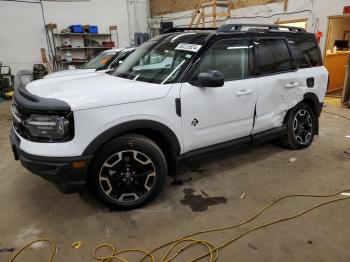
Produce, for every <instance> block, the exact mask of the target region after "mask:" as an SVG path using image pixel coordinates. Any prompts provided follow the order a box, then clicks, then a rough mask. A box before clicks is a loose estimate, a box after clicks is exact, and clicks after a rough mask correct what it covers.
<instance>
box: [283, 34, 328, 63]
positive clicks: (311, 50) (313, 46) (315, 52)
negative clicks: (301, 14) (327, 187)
mask: <svg viewBox="0 0 350 262" xmlns="http://www.w3.org/2000/svg"><path fill="white" fill-rule="evenodd" d="M288 38H289V39H290V40H292V41H293V42H294V43H295V45H296V46H297V47H298V48H299V49H300V50H301V52H302V55H303V57H304V59H305V60H306V62H307V64H308V66H309V67H312V66H321V65H322V57H321V54H320V50H319V48H318V44H317V42H316V39H315V36H314V35H313V34H295V35H294V34H293V35H290V36H288Z"/></svg>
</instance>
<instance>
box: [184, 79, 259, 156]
mask: <svg viewBox="0 0 350 262" xmlns="http://www.w3.org/2000/svg"><path fill="white" fill-rule="evenodd" d="M256 100H257V83H256V80H255V79H245V80H236V81H228V82H225V84H224V86H222V87H219V88H210V87H204V88H203V87H197V86H192V85H191V84H189V83H184V84H183V86H182V88H181V105H182V111H183V116H182V119H183V121H182V128H183V143H184V151H190V150H193V149H196V148H201V147H205V146H209V145H212V144H217V143H221V142H225V141H228V140H233V139H236V138H240V137H244V136H248V135H250V133H251V132H252V126H253V118H254V107H255V103H256ZM218 101H220V102H218ZM194 118H196V119H198V120H199V123H198V124H197V125H196V126H195V127H193V125H192V124H191V122H192V120H193V119H194Z"/></svg>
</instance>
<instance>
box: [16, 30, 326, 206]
mask: <svg viewBox="0 0 350 262" xmlns="http://www.w3.org/2000/svg"><path fill="white" fill-rule="evenodd" d="M327 81H328V73H327V70H326V69H325V68H324V66H323V65H322V58H321V55H320V50H319V47H318V44H317V42H316V39H315V36H314V35H313V34H311V33H307V32H306V31H305V30H303V29H300V28H295V27H283V26H277V25H244V24H227V25H224V26H222V27H221V28H219V29H218V30H216V31H212V32H209V31H206V30H202V31H200V30H192V31H189V30H187V31H186V30H185V29H174V30H173V31H172V32H168V33H166V34H162V35H159V36H156V37H154V38H153V39H151V40H150V41H148V42H146V43H144V44H143V45H142V46H141V47H139V48H137V49H136V51H135V52H134V53H132V54H131V55H130V56H129V57H128V58H127V59H126V60H125V61H124V63H123V64H121V66H120V67H119V68H118V69H117V70H116V72H115V73H114V74H113V75H108V74H103V75H99V76H95V77H86V78H82V79H75V80H62V81H59V80H54V81H53V80H50V79H44V80H38V81H35V82H32V83H29V84H28V85H27V86H25V87H22V88H20V89H18V90H16V92H15V94H14V103H13V106H12V113H13V128H12V129H11V134H10V137H11V143H12V148H13V151H14V156H15V159H17V160H18V159H19V160H20V161H21V163H22V165H23V166H24V167H26V168H27V169H28V170H30V171H31V172H33V173H35V174H38V175H40V176H42V177H44V178H45V179H47V180H49V181H52V182H54V183H56V184H58V185H59V188H61V190H65V191H66V192H68V191H69V190H71V188H74V187H73V186H77V185H81V184H82V183H85V182H86V184H87V185H88V186H89V187H90V188H91V189H92V190H93V192H94V193H95V195H96V197H97V198H98V199H99V200H100V201H102V202H103V203H105V204H107V205H109V206H111V207H113V208H119V209H128V208H135V207H139V206H141V205H144V204H145V203H147V202H149V201H150V200H151V199H153V198H154V197H155V196H156V195H157V194H158V193H159V192H160V190H161V189H162V187H163V185H164V181H165V178H166V176H167V174H168V171H169V168H170V166H173V164H174V163H176V162H177V161H179V160H182V159H186V158H192V157H196V156H198V155H203V154H209V153H211V152H217V151H222V150H224V149H233V148H237V147H247V146H252V145H254V144H256V143H259V142H262V141H267V140H271V139H279V140H280V141H281V144H282V145H283V146H284V147H287V148H289V149H302V148H306V147H308V146H309V145H310V144H311V143H312V141H313V138H314V135H317V134H318V130H319V123H318V118H319V116H320V113H321V109H322V101H323V98H324V96H325V93H326V89H327ZM175 166H176V165H175Z"/></svg>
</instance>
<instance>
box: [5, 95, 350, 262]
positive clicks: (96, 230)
mask: <svg viewBox="0 0 350 262" xmlns="http://www.w3.org/2000/svg"><path fill="white" fill-rule="evenodd" d="M334 101H337V100H329V102H328V103H327V107H326V108H325V109H326V110H328V111H331V112H336V113H338V114H343V115H347V116H348V117H350V110H348V109H345V108H339V107H340V106H339V105H338V104H337V102H335V103H334ZM9 106H10V103H9V102H2V103H0V181H1V183H0V210H1V214H0V249H1V248H11V247H13V248H15V249H18V248H19V247H21V246H22V245H23V244H24V243H26V242H27V241H30V240H33V239H36V238H39V237H47V238H51V239H53V240H54V241H55V242H56V243H57V247H58V251H57V254H56V260H55V261H95V260H94V259H93V258H92V257H91V251H92V249H93V247H95V246H96V245H98V244H101V243H106V242H107V243H112V244H114V245H115V246H116V247H117V248H135V247H137V248H145V249H150V248H152V247H155V246H157V245H159V244H161V243H164V242H167V241H169V240H173V239H175V238H177V237H180V236H182V235H184V234H188V233H191V232H194V231H198V230H203V229H207V228H209V227H214V226H222V225H228V224H236V223H238V222H240V221H242V220H243V219H245V218H247V217H249V216H251V215H253V214H254V213H255V212H256V211H257V210H258V209H260V208H262V207H263V206H264V205H266V204H267V203H269V202H271V201H273V200H274V199H276V198H277V197H279V196H282V195H285V194H295V193H310V194H311V193H313V194H328V193H332V192H336V191H338V190H341V189H345V188H350V176H349V160H350V155H347V154H345V153H344V150H346V149H348V148H349V147H350V139H349V138H346V137H345V136H346V135H350V122H349V121H348V120H345V119H343V118H341V117H335V116H333V115H330V114H326V113H323V114H322V116H321V120H320V126H321V128H320V135H319V136H318V137H317V138H316V139H315V142H314V143H313V144H312V146H311V147H310V148H308V149H306V150H302V151H289V150H283V149H281V148H279V147H277V146H275V145H272V144H264V145H261V146H259V147H256V148H254V149H250V150H245V151H242V152H240V153H239V154H237V153H234V154H230V155H225V156H218V157H216V158H211V159H205V160H202V161H199V162H196V163H191V165H188V166H185V170H186V171H185V172H184V174H183V175H182V177H181V178H182V179H183V180H184V184H183V185H180V186H171V185H170V183H171V180H170V179H169V181H168V183H167V185H166V187H165V188H164V191H163V192H162V193H161V195H160V196H159V197H158V198H157V199H156V200H155V201H154V202H153V203H151V204H149V205H148V206H146V207H144V208H142V209H138V210H133V211H127V212H117V211H114V212H111V211H110V210H109V209H107V208H105V207H103V206H101V205H100V204H99V203H97V202H96V201H94V200H93V199H92V198H91V197H90V196H89V195H88V194H87V193H86V192H83V193H80V194H71V195H64V194H61V193H60V192H58V191H57V190H56V188H55V187H54V186H53V185H52V184H50V183H48V182H46V181H44V180H43V179H41V178H40V177H37V176H35V175H32V174H30V173H29V172H28V171H27V170H25V169H24V168H22V167H21V165H20V164H19V163H18V162H15V161H14V160H13V157H12V153H11V150H10V146H9V142H8V130H9V128H10V125H11V122H10V121H9V120H8V116H9V113H8V112H9ZM291 157H295V158H296V159H297V160H296V162H294V163H290V162H289V161H288V160H289V158H291ZM243 193H245V196H244V197H243V198H242V199H241V196H242V194H243ZM191 194H194V195H197V197H193V196H192V198H194V200H193V201H191V200H190V201H189V198H191ZM214 197H217V198H214ZM196 198H197V200H196ZM198 198H205V199H202V200H201V199H199V200H198ZM322 200H324V199H311V200H310V199H288V200H285V201H284V202H282V203H281V204H279V205H278V206H276V208H273V209H271V210H270V211H269V212H267V213H266V214H264V215H263V216H262V217H261V218H259V219H258V220H257V221H256V222H252V223H251V224H249V225H245V226H243V227H242V228H240V229H237V230H230V231H225V232H220V233H215V234H207V235H204V236H202V237H201V238H205V239H208V240H212V241H213V242H214V243H216V244H218V243H221V242H223V241H225V240H227V239H229V238H232V237H233V236H235V235H237V234H239V233H241V232H244V231H245V230H247V229H249V228H251V227H252V226H253V225H257V224H261V223H263V222H267V221H271V220H272V219H276V218H279V217H282V216H287V215H292V214H294V213H296V212H297V211H300V210H302V209H304V208H306V207H309V206H311V205H313V204H315V203H316V202H319V201H322ZM189 204H191V205H189ZM208 204H210V205H209V206H207V205H208ZM349 213H350V200H345V201H342V202H338V203H334V204H331V205H328V206H326V207H322V208H320V209H317V210H314V211H312V212H310V213H308V214H305V215H304V216H302V217H299V218H297V219H295V220H293V221H287V222H283V223H280V224H277V225H273V226H271V227H269V228H264V229H262V230H259V231H257V232H254V233H252V234H250V235H248V236H245V237H243V238H242V239H240V240H239V241H237V242H235V243H234V244H232V245H230V246H228V247H226V248H225V249H223V250H222V251H221V252H220V259H219V261H240V262H245V261H308V262H309V261H337V262H340V261H349V260H350V249H349V239H350V226H349ZM74 241H81V242H83V246H82V247H81V248H80V249H73V248H72V247H71V244H72V243H73V242H74ZM201 251H202V252H203V250H200V248H199V249H191V250H189V252H188V253H186V254H184V256H185V257H192V258H194V257H196V256H197V255H198V254H200V252H201ZM47 254H48V249H47V247H46V248H45V245H37V246H35V248H33V249H30V250H28V251H27V252H26V253H25V256H24V257H21V258H20V259H19V260H18V261H47V259H46V255H47ZM9 255H10V254H9V253H0V261H7V259H8V258H9ZM184 260H185V259H184V257H183V258H182V259H179V260H178V261H184ZM203 261H207V260H203Z"/></svg>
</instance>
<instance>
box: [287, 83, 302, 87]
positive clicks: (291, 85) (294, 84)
mask: <svg viewBox="0 0 350 262" xmlns="http://www.w3.org/2000/svg"><path fill="white" fill-rule="evenodd" d="M297 86H299V83H298V82H289V83H288V84H286V87H287V88H293V87H297Z"/></svg>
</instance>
